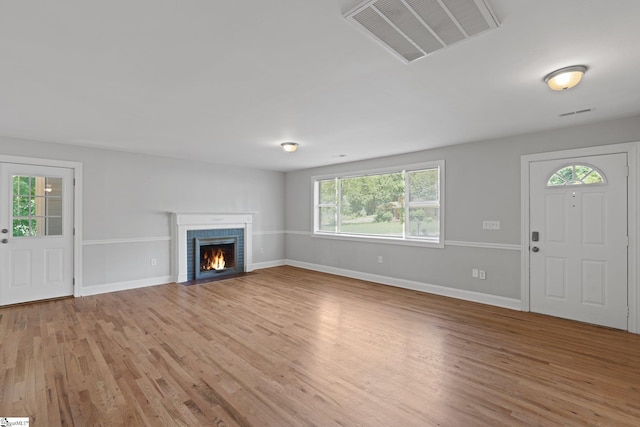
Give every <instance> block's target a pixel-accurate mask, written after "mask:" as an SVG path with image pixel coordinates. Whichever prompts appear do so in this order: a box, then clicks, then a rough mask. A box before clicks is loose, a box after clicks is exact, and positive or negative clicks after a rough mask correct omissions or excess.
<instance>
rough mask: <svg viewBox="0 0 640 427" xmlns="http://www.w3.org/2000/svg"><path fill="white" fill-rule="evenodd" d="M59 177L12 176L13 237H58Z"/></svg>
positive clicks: (60, 201)
mask: <svg viewBox="0 0 640 427" xmlns="http://www.w3.org/2000/svg"><path fill="white" fill-rule="evenodd" d="M62 186H63V179H62V178H53V177H44V176H14V177H13V185H12V190H13V197H12V202H13V206H12V208H11V212H12V214H13V230H12V235H13V236H14V237H35V236H38V237H39V236H59V235H61V234H62Z"/></svg>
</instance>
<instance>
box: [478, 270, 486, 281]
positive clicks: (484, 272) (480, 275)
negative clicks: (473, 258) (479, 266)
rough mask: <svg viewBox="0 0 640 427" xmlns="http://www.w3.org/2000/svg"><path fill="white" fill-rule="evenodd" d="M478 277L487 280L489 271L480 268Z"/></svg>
mask: <svg viewBox="0 0 640 427" xmlns="http://www.w3.org/2000/svg"><path fill="white" fill-rule="evenodd" d="M478 277H480V280H486V279H487V272H486V271H484V270H479V271H478Z"/></svg>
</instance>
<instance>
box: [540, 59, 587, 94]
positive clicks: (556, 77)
mask: <svg viewBox="0 0 640 427" xmlns="http://www.w3.org/2000/svg"><path fill="white" fill-rule="evenodd" d="M586 71H587V67H586V66H584V65H573V66H571V67H564V68H560V69H559V70H556V71H554V72H552V73H549V74H547V75H546V76H545V78H544V82H545V83H546V84H547V85H548V86H549V88H550V89H551V90H558V91H559V90H567V89H571V88H572V87H574V86H575V85H577V84H578V83H580V80H582V76H583V75H584V73H585V72H586Z"/></svg>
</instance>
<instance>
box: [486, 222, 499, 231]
mask: <svg viewBox="0 0 640 427" xmlns="http://www.w3.org/2000/svg"><path fill="white" fill-rule="evenodd" d="M482 229H483V230H500V221H482Z"/></svg>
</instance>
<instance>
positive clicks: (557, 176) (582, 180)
mask: <svg viewBox="0 0 640 427" xmlns="http://www.w3.org/2000/svg"><path fill="white" fill-rule="evenodd" d="M604 182H605V180H604V177H603V176H602V175H601V174H600V172H598V171H597V170H595V169H594V168H592V167H590V166H585V165H572V166H566V167H563V168H562V169H560V170H558V171H557V172H555V173H554V174H553V175H552V176H551V178H549V181H547V186H548V187H555V186H563V185H582V184H602V183H604Z"/></svg>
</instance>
